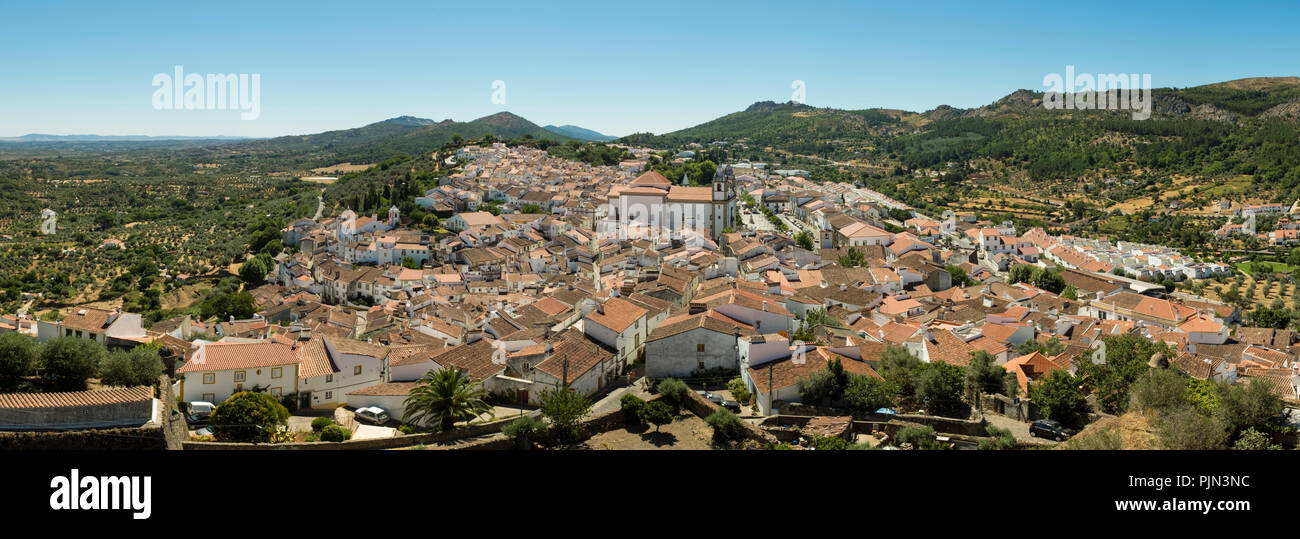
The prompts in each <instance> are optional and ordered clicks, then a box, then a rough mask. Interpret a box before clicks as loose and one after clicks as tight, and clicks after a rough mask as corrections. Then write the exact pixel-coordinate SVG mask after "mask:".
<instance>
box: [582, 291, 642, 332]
mask: <svg viewBox="0 0 1300 539" xmlns="http://www.w3.org/2000/svg"><path fill="white" fill-rule="evenodd" d="M601 311H604V312H601ZM649 312H650V311H647V310H645V309H642V308H640V307H637V306H636V305H635V304H633V303H632V302H630V301H627V300H624V299H620V298H610V299H608V300H606V301H605V303H604V304H602V305H600V306H598V307H596V309H595V310H593V311H591V313H589V314H588V315H587V319H588V320H590V321H592V322H595V323H597V324H600V325H601V326H604V327H607V328H609V329H611V330H614V332H615V333H622V332H623V331H624V330H626V329H627V328H628V326H631V325H632V324H635V323H636V321H637V320H639V319H641V317H643V316H645V315H646V314H648V313H649Z"/></svg>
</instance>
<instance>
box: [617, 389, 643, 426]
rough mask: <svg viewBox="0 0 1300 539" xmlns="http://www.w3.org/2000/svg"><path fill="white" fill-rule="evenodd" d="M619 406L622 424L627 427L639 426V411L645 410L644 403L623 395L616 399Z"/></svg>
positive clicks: (634, 397) (633, 396)
mask: <svg viewBox="0 0 1300 539" xmlns="http://www.w3.org/2000/svg"><path fill="white" fill-rule="evenodd" d="M618 402H619V404H621V405H622V406H623V422H624V423H627V424H629V425H640V424H641V423H642V421H641V409H642V408H645V401H644V400H641V398H640V397H638V396H636V395H632V394H630V393H629V394H626V395H623V396H622V397H620V398H619V399H618Z"/></svg>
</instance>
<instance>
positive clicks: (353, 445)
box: [184, 412, 536, 451]
mask: <svg viewBox="0 0 1300 539" xmlns="http://www.w3.org/2000/svg"><path fill="white" fill-rule="evenodd" d="M535 414H536V412H533V413H532V414H530V415H535ZM516 419H518V417H515V416H511V417H509V418H504V419H498V420H496V421H492V422H490V423H481V424H478V425H471V426H468V427H457V428H455V429H452V430H449V431H444V432H430V433H424V434H407V435H398V436H393V437H391V438H374V439H370V440H348V441H345V442H295V443H287V444H250V443H227V442H192V441H187V442H185V443H184V447H185V449H186V450H195V451H209V450H216V451H221V450H234V451H241V450H268V449H302V450H338V449H390V448H394V447H406V446H412V445H420V444H424V445H432V444H437V443H441V442H447V441H451V440H460V439H464V438H475V437H478V436H486V435H489V434H496V433H498V432H501V429H502V427H505V426H506V425H508V424H510V422H511V421H514V420H516Z"/></svg>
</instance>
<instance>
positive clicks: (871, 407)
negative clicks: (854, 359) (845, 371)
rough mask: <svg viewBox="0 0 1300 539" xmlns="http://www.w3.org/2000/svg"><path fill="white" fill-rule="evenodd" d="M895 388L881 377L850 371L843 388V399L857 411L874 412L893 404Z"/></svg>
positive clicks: (890, 406) (891, 406)
mask: <svg viewBox="0 0 1300 539" xmlns="http://www.w3.org/2000/svg"><path fill="white" fill-rule="evenodd" d="M896 394H897V393H896V390H895V389H894V387H893V386H892V385H891V384H890V383H889V382H886V381H885V380H884V379H883V378H872V377H868V376H863V375H861V374H856V373H850V374H849V375H848V383H847V386H846V387H845V389H844V400H845V402H847V403H848V405H849V407H850V408H852V409H854V410H857V411H859V412H874V411H876V410H879V409H881V408H893V407H894V406H895V398H896V397H895V396H896Z"/></svg>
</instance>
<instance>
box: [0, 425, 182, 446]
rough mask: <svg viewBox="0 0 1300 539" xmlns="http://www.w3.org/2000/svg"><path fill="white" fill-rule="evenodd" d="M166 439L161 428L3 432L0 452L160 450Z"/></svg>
mask: <svg viewBox="0 0 1300 539" xmlns="http://www.w3.org/2000/svg"><path fill="white" fill-rule="evenodd" d="M166 448H167V440H166V438H164V436H163V430H162V429H161V428H158V427H149V428H119V429H97V430H75V431H61V432H0V449H22V450H38V451H43V450H60V449H66V450H84V449H93V450H105V449H106V450H110V451H114V450H117V451H121V450H141V449H145V450H158V449H166Z"/></svg>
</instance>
